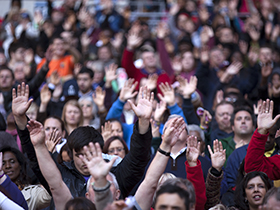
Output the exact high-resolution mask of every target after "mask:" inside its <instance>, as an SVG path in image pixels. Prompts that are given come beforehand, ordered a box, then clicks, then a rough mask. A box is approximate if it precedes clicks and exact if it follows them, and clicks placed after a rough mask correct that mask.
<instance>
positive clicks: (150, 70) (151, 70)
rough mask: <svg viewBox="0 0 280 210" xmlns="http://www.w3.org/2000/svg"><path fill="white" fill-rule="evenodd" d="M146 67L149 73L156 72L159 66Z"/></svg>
mask: <svg viewBox="0 0 280 210" xmlns="http://www.w3.org/2000/svg"><path fill="white" fill-rule="evenodd" d="M145 69H146V71H147V72H148V73H149V74H153V73H155V72H156V70H157V68H156V67H146V66H145Z"/></svg>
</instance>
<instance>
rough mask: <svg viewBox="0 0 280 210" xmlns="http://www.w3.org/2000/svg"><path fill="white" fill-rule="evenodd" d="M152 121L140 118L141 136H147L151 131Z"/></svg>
mask: <svg viewBox="0 0 280 210" xmlns="http://www.w3.org/2000/svg"><path fill="white" fill-rule="evenodd" d="M149 126H150V120H149V119H142V118H139V123H138V130H139V133H140V134H145V133H147V131H148V130H149Z"/></svg>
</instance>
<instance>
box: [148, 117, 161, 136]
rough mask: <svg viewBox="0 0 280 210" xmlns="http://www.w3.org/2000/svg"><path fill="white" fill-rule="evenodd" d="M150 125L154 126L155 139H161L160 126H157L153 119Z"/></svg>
mask: <svg viewBox="0 0 280 210" xmlns="http://www.w3.org/2000/svg"><path fill="white" fill-rule="evenodd" d="M150 123H151V126H152V135H153V138H157V137H160V133H159V126H158V125H157V123H156V122H155V121H153V119H150Z"/></svg>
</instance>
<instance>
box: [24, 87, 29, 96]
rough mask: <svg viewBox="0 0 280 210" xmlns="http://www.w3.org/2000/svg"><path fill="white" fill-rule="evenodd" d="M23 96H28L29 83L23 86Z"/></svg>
mask: <svg viewBox="0 0 280 210" xmlns="http://www.w3.org/2000/svg"><path fill="white" fill-rule="evenodd" d="M25 96H27V97H29V85H26V86H25Z"/></svg>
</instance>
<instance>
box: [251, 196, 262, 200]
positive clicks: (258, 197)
mask: <svg viewBox="0 0 280 210" xmlns="http://www.w3.org/2000/svg"><path fill="white" fill-rule="evenodd" d="M253 199H254V201H259V200H261V199H262V196H261V195H255V196H253Z"/></svg>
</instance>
